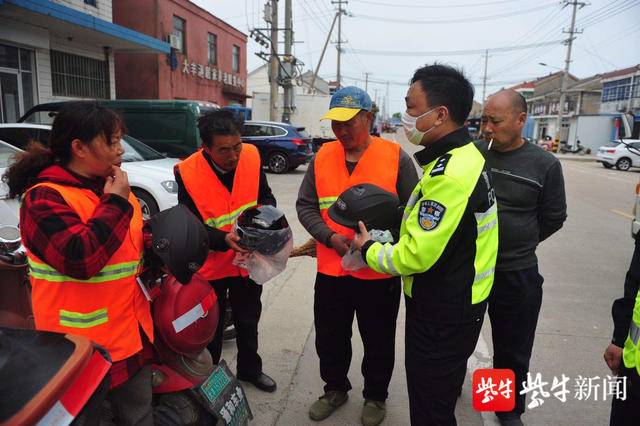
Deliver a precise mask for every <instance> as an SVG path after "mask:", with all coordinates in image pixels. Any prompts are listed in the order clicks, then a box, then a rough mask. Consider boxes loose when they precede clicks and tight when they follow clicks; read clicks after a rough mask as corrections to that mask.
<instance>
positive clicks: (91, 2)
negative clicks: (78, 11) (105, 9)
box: [84, 0, 98, 7]
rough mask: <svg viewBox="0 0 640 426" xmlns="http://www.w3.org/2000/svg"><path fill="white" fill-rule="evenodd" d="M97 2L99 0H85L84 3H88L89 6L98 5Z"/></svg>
mask: <svg viewBox="0 0 640 426" xmlns="http://www.w3.org/2000/svg"><path fill="white" fill-rule="evenodd" d="M96 3H97V0H84V4H88V5H89V6H95V7H98V5H97V4H96Z"/></svg>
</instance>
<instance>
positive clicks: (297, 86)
mask: <svg viewBox="0 0 640 426" xmlns="http://www.w3.org/2000/svg"><path fill="white" fill-rule="evenodd" d="M312 81H313V72H312V71H307V72H305V73H304V74H302V75H301V76H298V77H297V78H296V79H295V81H294V83H293V96H294V103H295V96H296V95H308V94H312V93H315V94H316V95H325V96H328V95H329V83H327V82H326V81H325V80H323V79H322V78H320V77H317V78H316V81H315V82H314V83H313V85H314V86H315V92H314V91H312V90H311V82H312ZM269 91H270V84H269V68H268V65H267V64H265V65H261V66H259V67H258V68H256V69H254V70H253V71H251V72H249V74H248V75H247V95H249V96H251V97H250V98H248V99H247V106H248V107H250V108H251V106H252V103H253V100H252V98H253V97H255V94H258V93H269ZM283 95H284V89H283V88H282V87H280V86H278V101H279V104H282V96H283ZM327 105H328V104H327Z"/></svg>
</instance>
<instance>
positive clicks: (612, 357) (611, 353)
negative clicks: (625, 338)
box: [604, 343, 622, 374]
mask: <svg viewBox="0 0 640 426" xmlns="http://www.w3.org/2000/svg"><path fill="white" fill-rule="evenodd" d="M604 362H606V363H607V366H608V367H609V369H610V370H611V372H612V373H613V374H618V370H620V363H621V362H622V348H621V347H620V346H616V345H614V344H613V343H611V344H610V345H609V347H608V348H607V350H605V351H604Z"/></svg>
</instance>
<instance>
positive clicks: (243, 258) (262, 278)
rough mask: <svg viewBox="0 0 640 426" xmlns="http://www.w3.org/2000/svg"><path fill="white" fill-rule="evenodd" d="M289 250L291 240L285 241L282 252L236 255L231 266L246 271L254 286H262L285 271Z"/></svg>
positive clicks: (291, 247) (291, 248)
mask: <svg viewBox="0 0 640 426" xmlns="http://www.w3.org/2000/svg"><path fill="white" fill-rule="evenodd" d="M291 250H293V239H292V238H291V239H289V241H287V243H286V244H285V246H284V247H283V248H282V250H280V251H279V252H277V253H274V254H272V255H268V256H267V255H264V254H261V253H258V252H255V251H254V252H250V253H236V256H235V257H234V258H233V264H234V265H238V266H240V267H241V268H244V269H246V270H247V271H248V272H249V278H251V279H252V280H253V281H255V283H256V284H261V285H262V284H264V283H266V282H267V281H269V280H270V279H271V278H273V277H275V276H277V275H278V274H279V273H280V272H282V271H284V270H285V268H286V267H287V261H288V260H289V255H290V254H291Z"/></svg>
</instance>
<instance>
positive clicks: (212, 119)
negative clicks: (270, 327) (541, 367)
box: [175, 110, 276, 392]
mask: <svg viewBox="0 0 640 426" xmlns="http://www.w3.org/2000/svg"><path fill="white" fill-rule="evenodd" d="M198 127H199V129H200V137H201V139H202V144H203V147H202V150H201V151H198V152H196V153H194V154H192V155H191V156H190V157H188V158H187V159H185V160H184V161H183V162H181V163H179V164H178V165H177V166H176V167H175V176H176V182H177V184H178V202H179V203H180V204H184V205H186V206H187V207H189V209H190V210H191V211H192V212H193V213H194V214H195V215H196V216H197V217H199V218H201V219H202V220H203V221H204V223H205V225H206V227H207V231H208V233H209V241H210V249H211V252H210V254H209V258H208V259H207V262H206V263H205V265H204V266H203V268H202V269H201V270H200V273H201V274H202V275H203V276H204V277H205V278H207V279H208V280H209V282H210V283H211V285H212V286H213V288H214V289H215V291H216V294H217V296H218V305H219V308H220V324H224V314H225V308H226V306H225V305H226V300H227V298H226V297H225V296H226V293H227V291H228V292H229V302H230V303H231V307H232V310H233V320H234V323H235V329H236V344H237V346H238V378H239V379H240V380H245V381H248V382H251V383H253V384H254V385H255V386H256V387H257V388H258V389H260V390H263V391H266V392H273V391H275V390H276V382H275V381H274V380H273V379H271V378H270V377H269V376H267V375H266V374H264V373H263V372H262V359H261V358H260V355H258V321H259V320H260V314H261V312H262V303H261V301H260V295H261V294H262V286H260V285H258V284H256V283H255V282H253V281H252V280H251V279H250V278H249V277H248V276H247V273H246V271H244V270H242V269H241V268H240V267H237V266H235V265H233V264H232V261H233V257H234V252H245V251H246V250H245V249H243V248H242V247H241V246H240V245H239V244H238V240H239V238H238V236H237V235H236V234H235V233H234V232H233V231H232V229H231V227H232V225H233V222H234V221H235V218H236V217H237V216H239V215H240V213H241V212H242V211H243V210H244V209H246V208H248V207H250V206H252V205H256V204H270V205H272V206H275V205H276V200H275V198H274V196H273V194H272V193H271V188H270V187H269V184H268V183H267V178H266V176H265V174H264V172H263V171H262V164H261V163H260V157H259V154H258V151H257V149H256V148H255V147H254V146H252V145H245V144H243V143H242V140H241V138H240V133H241V132H240V129H241V125H240V124H239V123H237V122H236V121H235V118H234V117H233V114H232V113H231V112H229V111H224V110H218V111H214V112H211V113H208V114H206V115H204V116H203V117H201V118H200V120H199V121H198ZM223 330H224V327H222V326H221V327H218V329H217V330H216V335H215V337H214V339H213V341H212V342H211V343H210V344H209V351H210V352H211V356H212V357H213V362H214V363H217V362H218V361H219V360H220V355H221V352H222V335H223Z"/></svg>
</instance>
